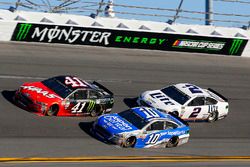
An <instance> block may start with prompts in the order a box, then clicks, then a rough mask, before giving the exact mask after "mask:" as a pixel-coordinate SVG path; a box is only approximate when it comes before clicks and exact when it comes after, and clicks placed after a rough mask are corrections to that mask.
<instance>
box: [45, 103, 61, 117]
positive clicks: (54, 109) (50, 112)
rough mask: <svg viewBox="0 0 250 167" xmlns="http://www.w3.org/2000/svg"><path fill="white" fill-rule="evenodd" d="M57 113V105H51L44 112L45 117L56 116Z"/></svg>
mask: <svg viewBox="0 0 250 167" xmlns="http://www.w3.org/2000/svg"><path fill="white" fill-rule="evenodd" d="M58 111H59V106H58V105H57V104H53V105H52V106H50V108H49V109H48V111H47V112H46V116H56V115H57V113H58Z"/></svg>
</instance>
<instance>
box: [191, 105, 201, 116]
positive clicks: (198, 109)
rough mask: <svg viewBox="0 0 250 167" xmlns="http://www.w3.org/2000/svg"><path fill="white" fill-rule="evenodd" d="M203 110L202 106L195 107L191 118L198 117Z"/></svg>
mask: <svg viewBox="0 0 250 167" xmlns="http://www.w3.org/2000/svg"><path fill="white" fill-rule="evenodd" d="M200 112H201V107H196V108H194V110H193V112H192V113H191V114H190V116H189V118H196V117H197V116H198V115H199V113H200Z"/></svg>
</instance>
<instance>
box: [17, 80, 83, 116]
mask: <svg viewBox="0 0 250 167" xmlns="http://www.w3.org/2000/svg"><path fill="white" fill-rule="evenodd" d="M20 93H22V94H23V95H25V94H28V95H29V96H28V98H29V99H30V100H31V101H32V102H33V103H32V104H28V105H23V104H22V102H21V101H20V98H21V96H20ZM15 98H16V99H17V100H18V102H19V104H20V105H21V106H23V107H24V108H26V109H28V110H30V111H32V112H34V113H36V114H37V115H41V116H44V115H46V111H47V110H48V109H49V106H52V105H53V104H57V105H58V106H59V112H58V113H57V116H82V115H83V114H78V115H76V114H72V113H71V110H70V107H68V108H67V109H65V106H64V104H65V101H64V99H63V98H61V97H60V96H59V95H57V94H56V93H54V92H53V91H52V90H50V89H49V88H47V87H46V86H45V85H43V84H42V83H41V82H33V83H25V84H23V85H22V86H21V87H20V89H19V90H18V91H16V94H15ZM41 103H44V104H46V108H45V109H44V110H42V106H41Z"/></svg>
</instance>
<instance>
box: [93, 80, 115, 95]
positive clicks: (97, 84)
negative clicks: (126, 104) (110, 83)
mask: <svg viewBox="0 0 250 167" xmlns="http://www.w3.org/2000/svg"><path fill="white" fill-rule="evenodd" d="M93 84H94V85H96V86H97V87H99V88H101V89H103V90H104V91H105V92H107V93H108V94H110V95H111V96H113V95H114V94H113V92H111V91H110V90H109V89H107V88H106V87H105V86H103V85H102V84H100V83H98V82H96V81H94V82H93Z"/></svg>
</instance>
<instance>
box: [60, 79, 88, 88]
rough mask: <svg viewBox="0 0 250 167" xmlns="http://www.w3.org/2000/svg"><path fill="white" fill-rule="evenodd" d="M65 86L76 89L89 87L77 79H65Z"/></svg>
mask: <svg viewBox="0 0 250 167" xmlns="http://www.w3.org/2000/svg"><path fill="white" fill-rule="evenodd" d="M65 84H66V85H71V86H72V87H73V88H74V87H88V85H87V83H86V82H84V81H81V80H80V79H79V78H77V77H65Z"/></svg>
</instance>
